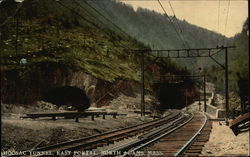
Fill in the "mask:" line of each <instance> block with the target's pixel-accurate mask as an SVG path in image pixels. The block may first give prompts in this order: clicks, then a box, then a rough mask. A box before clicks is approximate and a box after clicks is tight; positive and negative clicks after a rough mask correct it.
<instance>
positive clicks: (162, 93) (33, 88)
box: [1, 63, 196, 109]
mask: <svg viewBox="0 0 250 157" xmlns="http://www.w3.org/2000/svg"><path fill="white" fill-rule="evenodd" d="M27 66H29V65H27ZM22 68H23V71H22V72H20V70H19V71H13V70H5V71H2V72H1V73H2V75H1V101H2V102H3V103H22V104H32V103H34V102H36V101H39V100H45V101H46V98H47V97H50V98H51V97H55V96H53V94H54V93H53V91H59V90H60V89H65V88H66V87H73V88H74V89H75V90H74V91H76V92H77V91H79V92H77V93H78V95H80V93H84V94H83V95H85V94H86V96H87V97H88V99H89V100H88V101H89V102H90V105H91V106H96V107H100V106H106V105H108V104H109V102H110V101H111V100H112V99H114V98H116V97H118V95H119V94H120V93H122V94H124V95H126V96H130V97H134V96H135V95H136V94H138V93H140V90H141V84H140V82H138V81H134V80H129V79H123V78H121V79H119V78H117V79H116V80H115V81H113V82H108V81H105V80H102V79H98V78H95V77H93V76H91V75H89V74H87V73H85V72H84V71H79V70H75V69H73V68H70V67H66V66H63V65H59V64H54V63H53V64H51V63H43V64H37V65H35V66H34V65H32V68H33V69H32V68H31V67H22ZM27 69H28V70H27ZM147 73H148V74H150V75H155V76H156V77H155V78H157V79H159V80H158V81H160V82H158V83H157V84H155V85H152V84H149V83H147V82H145V85H146V86H145V87H146V88H151V90H152V91H151V94H153V95H155V96H156V97H158V100H159V101H160V102H161V104H162V109H166V108H182V107H184V106H183V104H185V105H187V104H189V103H191V102H192V99H193V98H194V97H195V95H196V92H195V90H194V86H193V83H192V82H191V83H190V84H189V86H187V85H184V84H183V85H178V88H176V87H175V86H173V85H171V87H172V86H173V87H172V88H169V86H168V85H169V84H168V82H169V81H170V82H171V81H175V77H174V75H173V74H171V73H170V72H167V70H166V69H163V68H162V67H160V66H157V65H156V64H152V66H151V67H150V68H148V69H147ZM162 75H164V78H162V77H160V76H162ZM168 76H171V77H168ZM172 76H173V77H172ZM147 77H148V76H147ZM150 77H151V76H150ZM166 84H168V85H166ZM64 87H65V88H64ZM186 89H187V90H186ZM187 91H188V93H189V94H187ZM68 92H70V91H68ZM173 92H175V94H174V93H173ZM59 93H60V92H59ZM63 95H64V96H63ZM69 95H72V92H70V93H68V94H67V90H66V93H65V92H63V94H62V95H61V96H60V94H59V96H58V95H56V98H57V99H58V100H56V102H60V104H61V105H65V104H75V103H76V101H77V100H76V99H77V98H76V99H74V101H73V99H72V98H70V97H69ZM73 95H74V96H75V95H77V94H73ZM61 97H62V100H60V98H61ZM66 97H68V98H69V100H68V99H67V98H66ZM83 97H84V96H83ZM175 97H177V100H180V101H175V100H172V99H173V98H175ZM162 98H164V99H162ZM165 98H166V99H165ZM79 100H82V97H81V98H80V97H79ZM53 101H55V100H53ZM71 101H72V102H71ZM88 101H86V102H88ZM80 104H81V103H80ZM57 105H58V104H57ZM75 105H79V104H75ZM82 105H84V103H83V104H82ZM58 106H60V105H58ZM83 108H87V107H86V106H85V107H83Z"/></svg>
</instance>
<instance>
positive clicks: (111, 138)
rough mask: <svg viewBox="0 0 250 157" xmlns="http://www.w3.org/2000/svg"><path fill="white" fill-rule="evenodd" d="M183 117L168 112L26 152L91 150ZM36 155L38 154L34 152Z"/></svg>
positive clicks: (50, 153) (180, 113) (58, 152)
mask: <svg viewBox="0 0 250 157" xmlns="http://www.w3.org/2000/svg"><path fill="white" fill-rule="evenodd" d="M180 117H182V118H183V113H182V112H180V111H178V112H177V111H176V112H168V113H167V114H166V116H164V117H163V118H160V119H156V120H153V121H150V122H146V123H143V124H139V125H135V126H130V127H127V128H122V129H117V130H113V131H110V132H105V133H102V134H98V135H94V136H90V137H84V138H80V139H76V140H72V141H67V142H63V143H59V144H55V145H51V146H46V147H41V148H37V149H33V150H28V151H26V152H27V153H33V152H38V153H40V154H41V155H44V154H43V153H44V152H45V153H46V155H48V153H49V155H60V153H61V152H65V151H68V152H72V151H74V150H82V151H83V150H93V149H95V148H97V147H102V146H105V145H109V144H113V143H114V142H115V141H121V140H123V139H125V138H129V137H133V136H136V135H138V134H142V133H144V132H149V130H154V129H155V128H159V127H161V126H163V125H165V124H168V123H170V122H171V121H174V120H175V119H180ZM71 155H72V154H71ZM36 156H39V155H38V154H36Z"/></svg>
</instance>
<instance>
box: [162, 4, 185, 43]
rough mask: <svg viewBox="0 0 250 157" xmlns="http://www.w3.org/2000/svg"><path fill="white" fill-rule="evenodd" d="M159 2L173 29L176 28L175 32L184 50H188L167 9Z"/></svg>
mask: <svg viewBox="0 0 250 157" xmlns="http://www.w3.org/2000/svg"><path fill="white" fill-rule="evenodd" d="M157 1H158V3H159V5H160V6H161V8H162V10H163V12H164V13H165V16H166V17H167V18H168V20H169V22H170V23H171V26H173V28H174V30H175V32H176V34H177V36H178V37H179V39H180V40H181V42H182V44H183V46H184V48H186V44H185V42H184V40H183V39H182V38H181V36H180V34H179V32H178V31H177V29H176V27H175V25H174V24H173V22H172V20H171V18H170V17H169V16H168V14H167V11H166V10H165V8H164V7H163V5H162V3H161V1H160V0H157Z"/></svg>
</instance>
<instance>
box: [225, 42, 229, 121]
mask: <svg viewBox="0 0 250 157" xmlns="http://www.w3.org/2000/svg"><path fill="white" fill-rule="evenodd" d="M227 53H228V52H227V47H226V48H225V108H226V121H227V120H228V118H229V95H228V54H227Z"/></svg>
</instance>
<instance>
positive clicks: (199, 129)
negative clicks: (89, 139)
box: [96, 113, 212, 157]
mask: <svg viewBox="0 0 250 157" xmlns="http://www.w3.org/2000/svg"><path fill="white" fill-rule="evenodd" d="M211 126H212V122H211V121H210V122H208V121H207V117H206V116H205V115H204V114H201V113H195V114H194V115H193V116H188V115H183V116H182V117H179V118H177V119H175V120H173V121H172V122H170V123H168V124H165V125H163V126H162V127H161V128H157V129H156V130H154V131H152V132H149V133H147V134H144V135H142V136H139V137H138V138H137V139H135V140H133V141H131V142H128V143H125V144H122V145H120V146H116V147H114V148H112V149H110V150H108V151H106V152H107V154H108V152H109V153H110V154H108V155H102V154H98V155H96V156H103V157H107V156H112V153H113V154H115V153H114V152H119V153H120V154H122V155H121V156H133V155H135V154H136V155H140V156H156V155H157V156H159V157H166V156H182V155H194V156H197V155H199V154H200V153H201V151H202V147H203V146H204V144H205V143H206V141H207V140H208V139H209V135H210V131H211ZM113 156H116V155H113Z"/></svg>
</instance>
